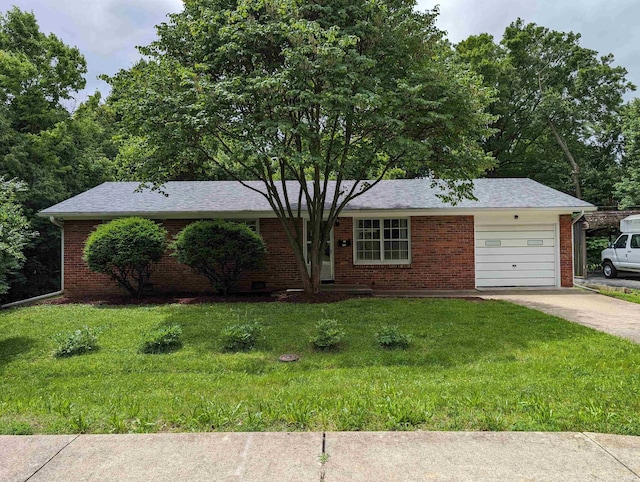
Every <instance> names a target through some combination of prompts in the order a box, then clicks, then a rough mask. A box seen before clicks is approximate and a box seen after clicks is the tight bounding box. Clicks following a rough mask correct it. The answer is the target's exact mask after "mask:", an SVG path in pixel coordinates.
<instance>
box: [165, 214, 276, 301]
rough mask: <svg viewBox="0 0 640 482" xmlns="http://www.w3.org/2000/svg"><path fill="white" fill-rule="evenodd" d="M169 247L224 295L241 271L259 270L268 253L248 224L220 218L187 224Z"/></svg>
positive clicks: (181, 260) (177, 257)
mask: <svg viewBox="0 0 640 482" xmlns="http://www.w3.org/2000/svg"><path fill="white" fill-rule="evenodd" d="M172 247H173V248H174V249H175V253H174V256H175V257H176V259H177V260H178V262H179V263H182V264H186V265H187V266H189V267H191V268H193V269H194V270H195V271H196V272H197V273H199V274H201V275H203V276H205V277H206V278H207V279H208V280H209V281H210V282H211V284H212V285H213V286H214V287H215V288H216V289H217V290H218V292H219V293H221V294H223V295H226V294H227V293H229V291H230V290H232V289H233V288H235V287H236V286H237V283H238V281H239V280H240V277H241V276H242V273H244V272H246V271H247V270H253V269H258V268H259V267H260V266H261V265H262V262H263V261H264V256H265V254H266V252H267V249H266V247H265V245H264V241H263V240H262V238H261V237H260V236H259V235H258V234H256V233H254V232H253V231H252V230H251V229H250V228H249V227H248V226H245V225H242V224H236V223H231V222H225V221H221V220H216V221H196V222H195V223H191V224H189V225H188V226H187V227H185V228H184V229H183V230H182V231H180V233H179V234H178V236H177V238H176V240H175V243H173V246H172Z"/></svg>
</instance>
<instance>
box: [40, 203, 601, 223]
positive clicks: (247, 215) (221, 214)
mask: <svg viewBox="0 0 640 482" xmlns="http://www.w3.org/2000/svg"><path fill="white" fill-rule="evenodd" d="M597 209H598V208H597V207H595V206H591V207H590V206H587V207H584V206H580V207H549V208H537V207H521V208H518V207H509V208H431V209H358V210H351V209H345V210H343V211H342V212H341V213H340V216H339V217H342V218H348V217H353V218H366V217H381V218H385V217H387V218H388V217H410V216H474V215H478V214H481V213H482V214H487V213H501V214H504V213H512V212H544V213H549V214H573V213H576V212H586V211H596V210H597ZM38 216H40V217H45V218H49V217H54V218H56V219H60V220H78V221H81V220H92V219H115V218H122V217H128V216H141V217H144V218H151V219H213V218H236V219H255V218H276V217H277V216H276V214H275V213H274V212H273V211H215V212H214V211H171V212H153V211H149V212H140V211H135V212H133V211H132V212H117V213H113V212H111V213H110V212H95V213H82V212H76V213H74V212H60V213H53V212H43V211H41V212H39V213H38ZM301 216H302V217H303V218H308V215H307V212H306V211H305V210H303V211H301Z"/></svg>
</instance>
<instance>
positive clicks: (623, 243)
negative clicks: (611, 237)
mask: <svg viewBox="0 0 640 482" xmlns="http://www.w3.org/2000/svg"><path fill="white" fill-rule="evenodd" d="M628 238H629V235H628V234H623V235H622V236H620V237H619V238H618V240H617V241H616V244H614V245H613V247H614V248H626V247H627V239H628Z"/></svg>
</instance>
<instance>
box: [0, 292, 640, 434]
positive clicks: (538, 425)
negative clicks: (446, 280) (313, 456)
mask: <svg viewBox="0 0 640 482" xmlns="http://www.w3.org/2000/svg"><path fill="white" fill-rule="evenodd" d="M326 317H329V318H337V319H339V320H340V321H341V322H342V323H343V325H344V327H345V330H346V332H347V338H348V340H347V341H346V343H344V345H343V346H342V348H341V349H340V350H339V351H337V352H332V353H317V352H314V351H313V350H312V349H311V348H310V346H309V343H308V338H309V336H310V335H311V333H312V331H313V324H314V323H315V322H316V321H317V320H318V319H320V318H326ZM239 320H240V321H251V320H258V321H259V322H261V323H262V324H263V325H264V326H265V339H264V340H263V341H262V344H261V346H260V347H259V348H258V349H257V350H256V351H253V352H250V353H240V354H229V353H222V352H221V350H220V339H219V334H220V331H221V329H222V328H223V327H224V326H226V325H228V324H230V323H237V322H238V321H239ZM165 322H175V323H179V324H181V325H182V327H183V333H184V336H183V339H184V347H183V348H182V349H181V350H179V351H177V352H174V353H171V354H165V355H142V354H138V353H137V352H136V350H137V347H138V345H139V342H140V340H141V336H142V333H143V332H145V331H146V330H148V329H149V328H152V327H154V326H156V325H158V324H160V323H165ZM395 323H397V324H399V325H400V327H401V329H402V331H404V332H409V333H412V334H413V344H412V345H411V346H410V348H409V349H407V350H406V351H389V350H382V349H380V348H378V347H377V346H376V344H375V341H374V333H375V332H376V330H378V329H379V328H380V327H381V326H382V325H384V324H395ZM84 325H88V326H90V327H96V328H99V329H100V330H101V334H100V349H99V350H98V351H97V352H95V353H93V354H89V355H82V356H77V357H73V358H67V359H54V358H53V357H52V356H51V353H52V351H53V349H54V342H53V340H52V338H51V337H52V335H54V334H56V333H58V332H62V331H71V330H74V329H76V328H80V327H82V326H84ZM283 353H298V354H300V355H301V357H302V358H301V360H300V361H299V362H296V363H280V362H278V361H277V357H278V356H279V355H280V354H283ZM0 375H1V379H0V433H68V432H74V433H75V432H93V433H103V432H107V433H108V432H157V431H209V430H238V431H252V430H411V429H424V430H552V431H566V430H570V431H573V430H575V431H592V432H612V433H623V434H635V435H640V346H639V345H636V344H634V343H631V342H628V341H624V340H621V339H617V338H614V337H612V336H609V335H605V334H602V333H599V332H596V331H592V330H590V329H587V328H585V327H582V326H580V325H576V324H571V323H568V322H565V321H563V320H560V319H558V318H554V317H550V316H547V315H544V314H542V313H539V312H536V311H533V310H529V309H527V308H523V307H519V306H516V305H512V304H509V303H505V302H498V301H487V302H474V301H465V300H428V299H427V300H382V299H354V300H348V301H344V302H340V303H334V304H318V305H302V304H287V303H253V304H251V303H237V304H217V305H166V306H153V307H147V306H144V307H93V306H86V305H66V306H36V307H31V308H22V309H14V310H10V311H4V312H0Z"/></svg>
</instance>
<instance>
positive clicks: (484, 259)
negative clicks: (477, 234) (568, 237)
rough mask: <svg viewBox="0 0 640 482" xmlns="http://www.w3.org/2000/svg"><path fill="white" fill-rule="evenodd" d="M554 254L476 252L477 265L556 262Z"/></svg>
mask: <svg viewBox="0 0 640 482" xmlns="http://www.w3.org/2000/svg"><path fill="white" fill-rule="evenodd" d="M555 259H556V257H555V255H554V254H482V255H480V254H476V266H477V265H478V264H481V263H511V264H513V263H537V262H540V263H555Z"/></svg>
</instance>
